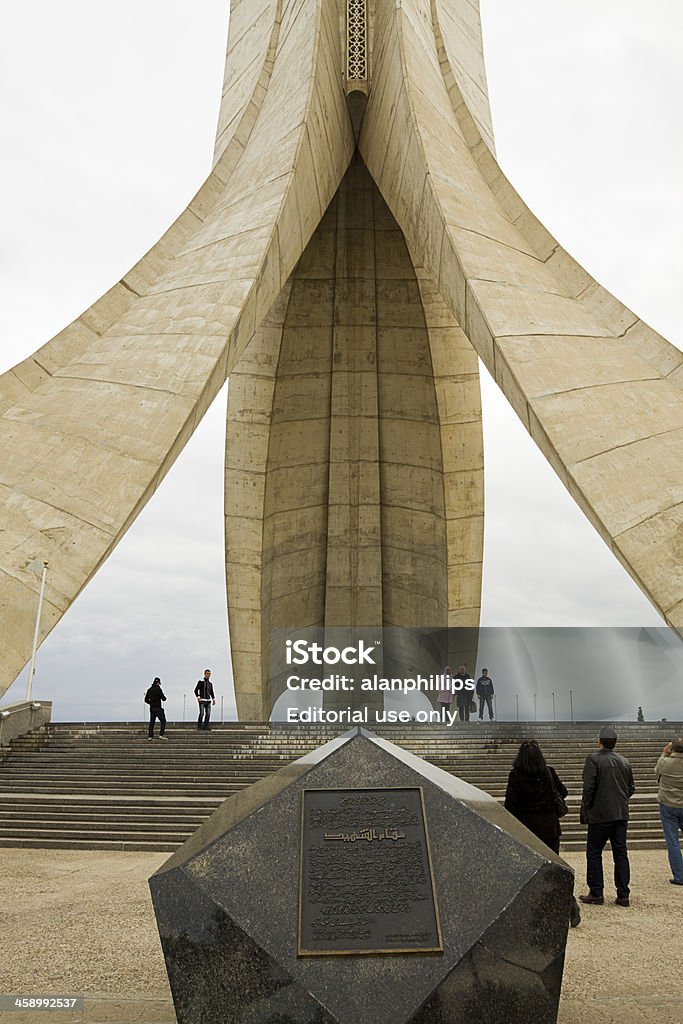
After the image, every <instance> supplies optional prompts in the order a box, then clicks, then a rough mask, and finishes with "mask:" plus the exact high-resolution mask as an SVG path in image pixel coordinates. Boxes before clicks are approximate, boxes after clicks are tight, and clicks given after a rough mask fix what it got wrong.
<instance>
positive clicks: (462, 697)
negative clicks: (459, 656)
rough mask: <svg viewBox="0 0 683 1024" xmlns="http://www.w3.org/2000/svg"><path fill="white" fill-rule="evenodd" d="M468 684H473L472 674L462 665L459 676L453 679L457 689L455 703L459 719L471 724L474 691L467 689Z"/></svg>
mask: <svg viewBox="0 0 683 1024" xmlns="http://www.w3.org/2000/svg"><path fill="white" fill-rule="evenodd" d="M458 681H460V683H461V685H458ZM467 682H469V683H470V684H471V682H472V680H471V678H470V674H469V672H468V671H467V668H466V666H465V665H461V666H460V668H459V669H458V673H457V675H456V676H454V677H453V685H454V688H455V703H456V705H457V707H458V718H459V719H460V721H461V722H469V720H470V711H471V704H472V690H471V689H467V687H466V686H465V684H466V683H467Z"/></svg>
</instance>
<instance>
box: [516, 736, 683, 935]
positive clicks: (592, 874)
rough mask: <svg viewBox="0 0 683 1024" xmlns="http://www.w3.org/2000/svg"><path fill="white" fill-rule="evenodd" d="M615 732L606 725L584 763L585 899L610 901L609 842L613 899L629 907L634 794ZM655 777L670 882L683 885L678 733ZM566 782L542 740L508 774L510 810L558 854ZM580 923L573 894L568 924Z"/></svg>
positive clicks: (682, 755) (682, 760) (527, 746)
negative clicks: (607, 890)
mask: <svg viewBox="0 0 683 1024" xmlns="http://www.w3.org/2000/svg"><path fill="white" fill-rule="evenodd" d="M616 743H617V734H616V732H615V730H614V729H612V728H611V727H609V726H606V727H605V728H603V729H602V730H601V731H600V736H599V746H598V749H597V750H596V751H594V752H593V753H592V754H590V755H589V756H588V757H587V758H586V761H585V764H584V768H583V790H582V797H581V812H580V813H581V821H582V823H584V824H585V825H587V835H586V883H587V886H588V892H587V893H586V894H585V895H582V896H579V900H580V901H581V902H582V903H585V904H594V905H598V906H600V905H602V904H604V902H605V896H604V888H605V885H604V876H603V868H602V853H603V850H604V848H605V846H606V845H607V843H608V842H609V844H610V847H611V850H612V859H613V861H614V886H615V889H616V899H615V901H614V902H615V903H616V904H617V906H620V907H628V906H629V905H630V893H631V890H630V881H631V870H630V864H629V859H628V850H627V842H626V836H627V829H628V818H629V800H630V799H631V797H632V796H633V794H634V792H635V788H636V787H635V783H634V780H633V770H632V768H631V765H630V764H629V762H628V761H627V759H626V758H625V757H622V756H621V754H618V753H617V751H616V750H615V747H616ZM655 775H656V777H657V780H658V783H659V791H658V799H659V812H660V819H661V822H662V828H663V831H664V838H665V840H666V845H667V852H668V857H669V865H670V867H671V872H672V875H673V877H672V878H671V879H670V881H671V884H672V885H683V855H682V854H681V847H680V842H679V833H680V832H683V737H681V736H678V737H676V738H675V739H674V740H672V741H671V743H668V744H667V745H666V747H665V748H664V750H663V752H662V754H661V756H660V757H659V760H658V761H657V764H656V765H655ZM566 796H567V787H566V786H565V785H564V784H563V782H562V781H561V779H560V778H559V776H558V775H557V772H556V771H555V769H554V768H552V767H551V766H550V765H548V764H546V761H545V758H544V756H543V752H542V751H541V748H540V747H539V745H538V743H537V742H536V740H527V741H525V742H524V743H522V745H521V747H520V749H519V753H518V754H517V757H516V758H515V761H514V764H513V768H512V771H511V772H510V775H509V777H508V784H507V790H506V793H505V807H506V809H507V810H508V811H509V812H510V813H511V814H513V815H514V816H515V817H516V818H518V819H519V821H521V822H522V824H523V825H525V826H526V827H527V828H528V829H529V831H530V832H533V834H534V835H535V836H538V838H539V839H540V840H541V841H542V842H544V843H545V844H546V846H548V847H550V849H551V850H553V851H554V852H555V853H559V851H560V835H561V833H562V829H561V826H560V818H562V817H564V815H565V814H566V813H567V807H566V804H565V802H564V800H565V797H566ZM580 920H581V914H580V910H579V906H578V903H577V902H576V899H574V898H573V897H572V906H571V912H570V924H571V925H572V927H576V925H577V924H578V923H579V922H580Z"/></svg>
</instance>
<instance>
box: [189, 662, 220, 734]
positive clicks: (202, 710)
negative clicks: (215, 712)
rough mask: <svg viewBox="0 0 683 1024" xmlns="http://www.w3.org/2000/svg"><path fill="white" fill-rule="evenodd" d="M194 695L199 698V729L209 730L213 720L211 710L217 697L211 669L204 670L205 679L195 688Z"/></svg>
mask: <svg viewBox="0 0 683 1024" xmlns="http://www.w3.org/2000/svg"><path fill="white" fill-rule="evenodd" d="M194 695H195V697H196V698H197V703H198V704H199V718H198V719H197V728H198V729H206V730H207V731H208V729H209V719H210V718H211V708H212V706H213V705H214V704H215V703H216V697H215V694H214V692H213V683H212V682H211V669H210V668H205V669H204V678H203V679H200V680H199V682H198V683H197V685H196V686H195V688H194Z"/></svg>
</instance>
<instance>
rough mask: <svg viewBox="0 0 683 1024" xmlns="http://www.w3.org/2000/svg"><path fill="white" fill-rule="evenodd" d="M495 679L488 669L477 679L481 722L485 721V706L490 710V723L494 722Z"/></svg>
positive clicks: (482, 671)
mask: <svg viewBox="0 0 683 1024" xmlns="http://www.w3.org/2000/svg"><path fill="white" fill-rule="evenodd" d="M493 692H494V691H493V679H491V676H490V675H489V673H488V669H485V668H483V669H482V670H481V675H480V676H479V678H478V679H477V697H478V698H479V721H480V722H482V721H483V720H484V704H485V705H486V707H487V708H488V709H489V722H492V721H493Z"/></svg>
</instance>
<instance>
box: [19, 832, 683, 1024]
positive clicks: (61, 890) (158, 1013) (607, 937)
mask: <svg viewBox="0 0 683 1024" xmlns="http://www.w3.org/2000/svg"><path fill="white" fill-rule="evenodd" d="M165 858H166V855H165V854H135V853H103V852H100V853H88V852H81V851H69V850H55V851H53V850H6V849H0V879H1V882H0V888H1V889H2V914H3V924H2V936H1V938H0V994H2V995H13V996H31V995H34V996H46V995H52V996H83V997H84V1007H83V1010H82V1011H81V1012H77V1013H71V1012H70V1011H62V1010H60V1011H54V1012H51V1011H20V1010H12V1011H0V1024H49V1022H50V1021H52V1022H54V1024H174V1022H175V1017H174V1013H173V1004H172V1002H171V998H170V992H169V988H168V982H167V979H166V971H165V968H164V961H163V955H162V952H161V947H160V944H159V939H158V935H157V931H156V924H155V921H154V913H153V911H152V905H151V901H150V898H149V890H148V887H147V879H148V877H149V876H150V875H151V874H152V873H153V872H154V871H155V870H156V868H157V867H158V866H159V865H160V864H162V863H163V861H164V860H165ZM567 860H568V861H569V863H570V864H571V865H572V867H574V868H575V870H576V871H577V875H578V878H579V880H581V879H582V878H583V858H582V857H581V856H580V855H578V854H569V855H568V856H567ZM631 863H632V869H633V882H632V888H633V897H632V906H631V907H630V908H629V909H623V908H620V907H615V906H614V905H613V904H611V903H606V904H605V906H604V907H584V908H582V914H583V920H582V923H581V925H580V926H579V928H576V929H574V930H572V931H570V933H569V941H568V945H567V960H566V966H565V979H564V988H563V995H562V1002H561V1005H560V1015H559V1024H589V1022H590V1024H595V1021H600V1024H655V1022H656V1024H660V1022H661V1021H663V1020H666V1021H667V1022H672V1024H673V1022H675V1024H678V1022H682V1024H683V971H682V970H681V963H682V962H683V938H682V936H683V889H678V888H675V887H674V886H671V885H669V883H668V878H669V871H668V864H667V860H666V854H665V853H663V852H661V851H658V850H657V851H636V852H635V853H633V854H632V855H631ZM606 876H607V877H608V874H607V873H606ZM577 888H578V891H579V892H582V891H585V888H584V887H583V885H582V884H579V885H578V886H577ZM529 1024H533V1021H530V1022H529Z"/></svg>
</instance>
